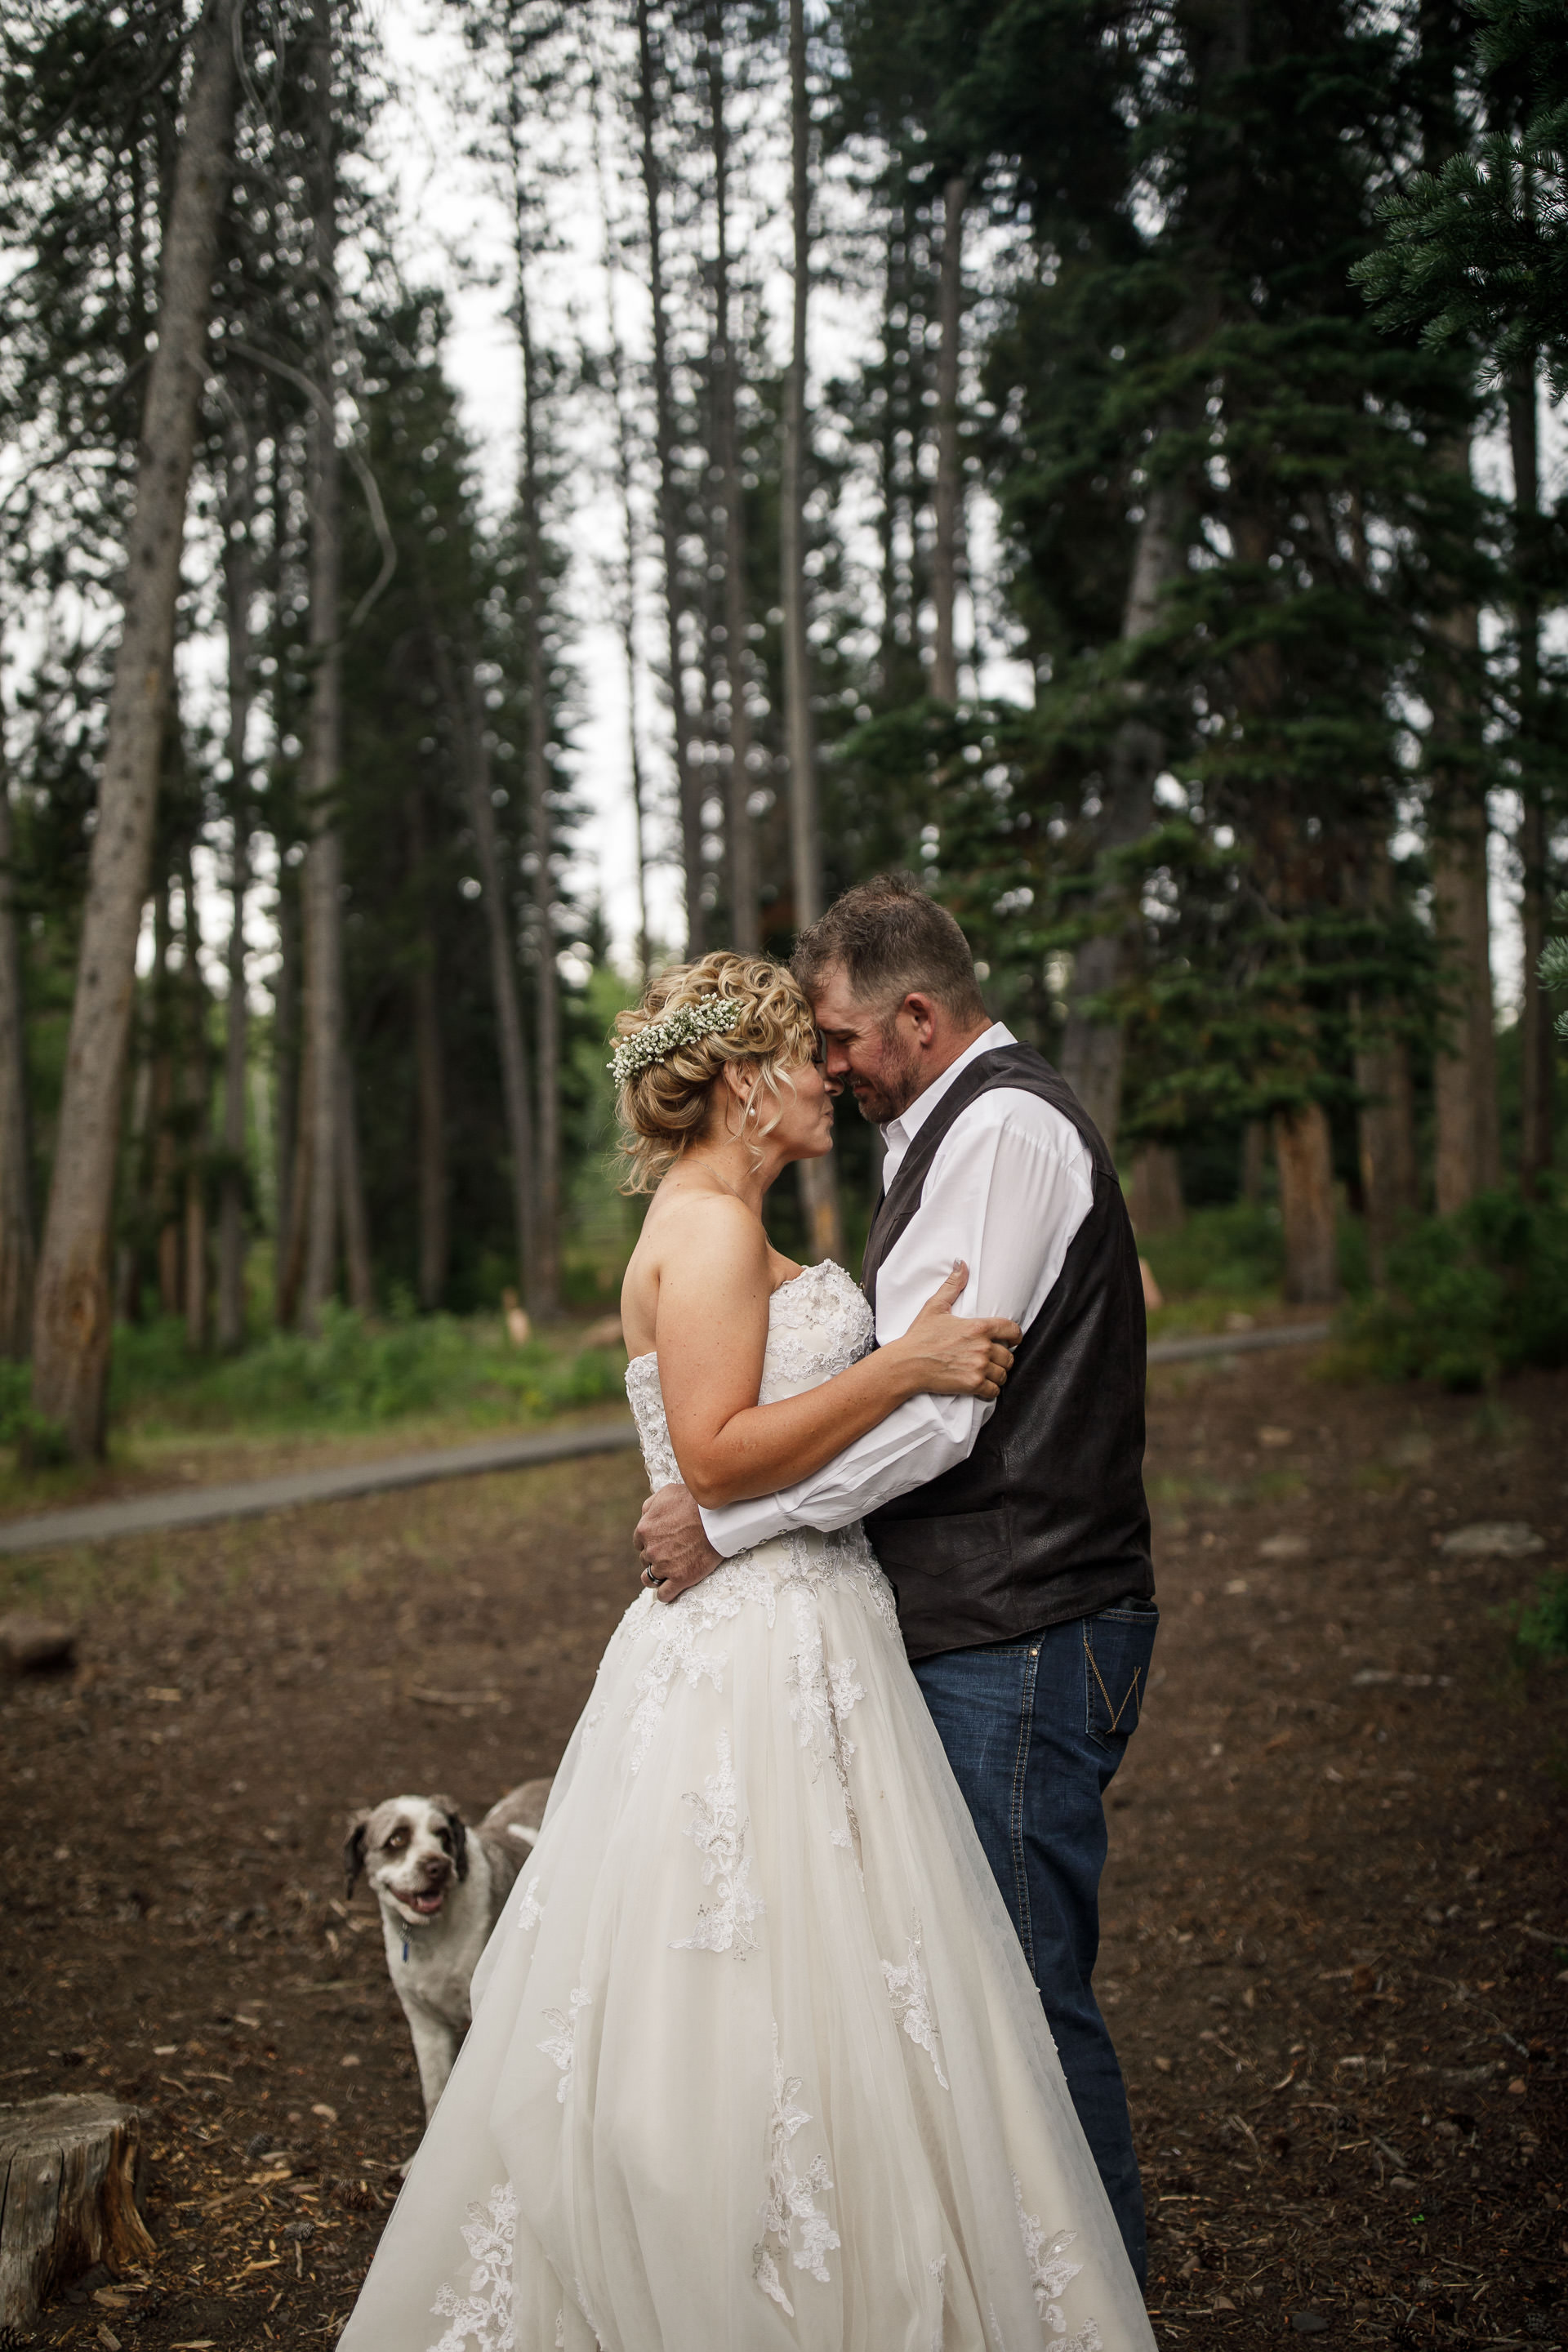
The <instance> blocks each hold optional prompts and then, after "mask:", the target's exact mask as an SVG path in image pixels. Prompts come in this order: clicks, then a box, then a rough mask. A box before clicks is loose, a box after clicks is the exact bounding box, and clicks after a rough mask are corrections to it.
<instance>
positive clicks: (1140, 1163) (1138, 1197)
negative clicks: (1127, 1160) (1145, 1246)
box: [1127, 1143, 1187, 1241]
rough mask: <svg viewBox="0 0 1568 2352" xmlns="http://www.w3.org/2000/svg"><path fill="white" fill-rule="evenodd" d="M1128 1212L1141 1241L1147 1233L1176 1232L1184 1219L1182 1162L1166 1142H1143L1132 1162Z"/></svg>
mask: <svg viewBox="0 0 1568 2352" xmlns="http://www.w3.org/2000/svg"><path fill="white" fill-rule="evenodd" d="M1127 1213H1128V1215H1129V1216H1130V1217H1131V1220H1132V1229H1133V1231H1134V1233H1136V1234H1137V1235H1138V1237H1139V1239H1140V1240H1141V1241H1142V1239H1143V1238H1144V1237H1145V1236H1146V1235H1147V1234H1177V1233H1180V1232H1181V1230H1182V1227H1183V1226H1184V1224H1185V1223H1186V1221H1187V1210H1186V1202H1184V1200H1183V1198H1182V1163H1181V1160H1180V1158H1179V1157H1178V1155H1177V1153H1176V1151H1175V1150H1173V1147H1172V1146H1171V1145H1170V1144H1168V1143H1146V1144H1144V1145H1143V1147H1142V1150H1140V1152H1139V1153H1138V1156H1137V1158H1136V1159H1135V1160H1133V1162H1132V1174H1131V1181H1130V1182H1129V1184H1128V1187H1127Z"/></svg>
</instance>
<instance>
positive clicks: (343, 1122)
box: [336, 1043, 375, 1315]
mask: <svg viewBox="0 0 1568 2352" xmlns="http://www.w3.org/2000/svg"><path fill="white" fill-rule="evenodd" d="M336 1127H337V1139H338V1208H339V1213H340V1214H341V1216H342V1221H343V1273H344V1275H345V1276H346V1278H347V1283H348V1294H349V1305H350V1306H351V1307H353V1310H354V1313H355V1314H356V1315H374V1313H375V1278H374V1274H373V1272H372V1269H371V1256H370V1221H369V1219H368V1217H367V1216H366V1214H365V1206H364V1173H363V1163H362V1160H361V1156H360V1148H359V1116H358V1112H357V1109H356V1107H355V1103H354V1079H353V1064H352V1062H351V1061H350V1059H349V1049H348V1045H347V1044H346V1043H345V1044H343V1045H342V1046H340V1048H339V1051H338V1113H337V1119H336Z"/></svg>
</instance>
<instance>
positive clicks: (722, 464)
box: [706, 0, 763, 955]
mask: <svg viewBox="0 0 1568 2352" xmlns="http://www.w3.org/2000/svg"><path fill="white" fill-rule="evenodd" d="M724 17H725V10H724V5H723V0H708V10H707V28H706V29H707V50H708V123H709V131H710V138H711V141H712V146H713V215H714V220H715V223H716V227H717V235H716V247H717V250H716V254H715V258H714V264H713V377H714V382H713V427H714V429H713V462H714V464H715V466H716V467H718V469H719V473H720V476H721V480H722V485H723V493H724V676H725V679H726V682H727V683H728V686H729V688H730V775H729V793H728V807H727V810H726V827H725V830H726V835H727V845H728V849H729V856H730V938H731V945H732V946H733V947H734V948H735V949H736V950H738V951H739V952H740V953H741V954H742V955H755V954H756V953H757V952H758V950H760V948H761V946H762V943H763V932H762V910H761V908H760V906H759V904H758V877H757V840H756V833H755V829H754V827H753V825H752V812H751V806H750V803H751V796H752V765H751V756H752V721H751V714H750V712H749V711H748V710H747V708H746V644H747V638H746V501H745V489H744V486H743V484H742V479H741V450H740V426H739V422H738V419H737V415H736V399H737V384H738V379H739V374H740V371H739V368H738V367H737V365H736V358H735V341H734V321H733V318H732V316H731V296H730V126H729V123H728V121H727V120H726V117H725V110H724V97H725V90H724Z"/></svg>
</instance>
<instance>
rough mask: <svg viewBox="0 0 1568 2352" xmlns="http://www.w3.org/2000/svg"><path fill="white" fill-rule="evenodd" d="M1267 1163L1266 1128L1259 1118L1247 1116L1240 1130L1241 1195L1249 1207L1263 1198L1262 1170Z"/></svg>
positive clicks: (1255, 1205) (1256, 1204)
mask: <svg viewBox="0 0 1568 2352" xmlns="http://www.w3.org/2000/svg"><path fill="white" fill-rule="evenodd" d="M1267 1166H1268V1125H1267V1123H1266V1122H1265V1121H1264V1120H1263V1119H1260V1118H1249V1119H1248V1120H1247V1124H1246V1126H1245V1127H1244V1128H1243V1129H1242V1130H1241V1197H1242V1199H1243V1200H1244V1201H1245V1202H1247V1207H1248V1208H1249V1209H1255V1208H1257V1206H1258V1202H1260V1201H1261V1200H1262V1198H1263V1171H1264V1170H1265V1168H1266V1167H1267Z"/></svg>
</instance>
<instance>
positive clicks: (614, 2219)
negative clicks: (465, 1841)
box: [339, 1264, 1153, 2352]
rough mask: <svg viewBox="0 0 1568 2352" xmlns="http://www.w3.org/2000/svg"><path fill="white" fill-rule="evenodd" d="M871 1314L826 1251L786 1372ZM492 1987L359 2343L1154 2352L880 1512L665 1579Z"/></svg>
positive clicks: (808, 1376)
mask: <svg viewBox="0 0 1568 2352" xmlns="http://www.w3.org/2000/svg"><path fill="white" fill-rule="evenodd" d="M870 1336H871V1318H870V1314H869V1310H868V1307H867V1306H866V1303H865V1300H864V1299H863V1297H861V1295H860V1292H859V1291H858V1289H857V1288H856V1286H855V1285H854V1284H853V1283H852V1282H851V1281H850V1280H849V1278H848V1276H847V1275H845V1274H843V1273H842V1272H841V1271H840V1270H839V1269H838V1268H837V1266H835V1265H831V1264H824V1265H817V1266H813V1267H810V1268H808V1269H807V1271H806V1272H805V1274H803V1275H801V1276H798V1277H797V1278H796V1279H795V1281H793V1282H790V1283H788V1284H786V1285H785V1286H784V1288H783V1289H781V1290H780V1291H778V1292H777V1293H775V1295H774V1297H773V1307H772V1315H771V1319H770V1327H769V1339H768V1346H767V1355H766V1362H765V1369H764V1374H763V1388H762V1398H763V1402H768V1401H770V1400H771V1399H774V1398H778V1397H783V1396H790V1395H795V1394H797V1393H798V1392H799V1391H802V1390H804V1389H806V1388H810V1387H812V1386H814V1385H815V1384H816V1382H818V1381H823V1380H826V1379H828V1378H829V1377H830V1376H831V1375H832V1374H833V1373H835V1372H837V1371H839V1370H842V1369H843V1368H844V1367H845V1366H846V1365H847V1364H848V1363H850V1362H852V1361H853V1360H855V1359H856V1358H857V1357H858V1355H860V1354H861V1353H862V1352H863V1351H864V1349H866V1348H867V1347H868V1345H869V1343H870ZM626 1384H627V1388H628V1391H629V1392H630V1396H631V1402H632V1407H633V1411H634V1412H635V1414H636V1416H637V1426H638V1431H639V1433H640V1436H641V1439H642V1444H643V1451H644V1454H645V1456H646V1459H647V1468H648V1473H649V1475H650V1477H651V1478H652V1480H653V1481H654V1483H655V1484H656V1485H662V1484H664V1483H666V1482H668V1481H669V1480H671V1479H673V1478H674V1477H676V1476H677V1475H679V1474H678V1472H677V1470H676V1466H675V1461H674V1456H673V1454H672V1451H671V1448H670V1444H669V1435H668V1428H667V1427H666V1424H665V1419H664V1411H663V1405H662V1402H661V1399H660V1395H659V1386H658V1363H657V1360H656V1359H655V1358H654V1357H653V1356H651V1355H649V1356H642V1357H639V1358H637V1360H634V1362H633V1363H632V1364H631V1365H630V1367H629V1368H628V1370H627V1375H626ZM474 1996H475V1998H474V2022H473V2026H472V2029H471V2031H470V2032H469V2034H468V2040H467V2042H466V2043H465V2045H464V2048H463V2051H462V2053H461V2055H460V2057H459V2059H458V2065H457V2069H456V2071H455V2072H454V2074H453V2075H452V2079H451V2081H450V2083H449V2084H447V2090H446V2093H445V2095H444V2096H443V2098H442V2100H441V2103H440V2105H439V2106H438V2107H437V2111H436V2114H435V2116H434V2117H433V2118H432V2120H431V2123H430V2126H429V2128H428V2130H427V2131H426V2136H425V2139H424V2142H423V2145H422V2146H421V2147H420V2149H419V2151H418V2154H417V2155H416V2158H415V2159H414V2163H413V2165H412V2167H411V2168H410V2171H409V2175H408V2179H407V2181H406V2183H405V2187H404V2189H403V2194H402V2196H401V2197H400V2199H399V2200H398V2203H397V2205H396V2208H395V2210H394V2212H393V2214H392V2216H391V2219H390V2221H388V2224H387V2228H386V2231H385V2234H384V2238H383V2241H382V2243H381V2247H380V2249H379V2251H378V2252H377V2254H376V2257H375V2261H374V2265H373V2267H372V2269H371V2272H370V2275H369V2277H368V2279H367V2280H366V2283H365V2286H364V2290H363V2294H362V2295H361V2297H360V2301H359V2303H358V2305H356V2307H355V2310H354V2313H353V2317H352V2318H351V2319H350V2321H349V2324H348V2326H347V2329H346V2331H345V2332H344V2334H343V2335H342V2337H341V2338H340V2339H339V2340H340V2345H341V2346H342V2347H343V2352H470V2347H472V2352H557V2347H559V2348H560V2352H594V2347H595V2346H597V2347H603V2352H1040V2347H1048V2352H1152V2347H1153V2336H1152V2332H1151V2330H1150V2326H1149V2323H1148V2320H1147V2318H1146V2317H1145V2315H1144V2310H1143V2304H1142V2297H1141V2295H1140V2294H1139V2292H1138V2289H1137V2286H1136V2284H1135V2282H1134V2280H1133V2276H1132V2273H1131V2267H1130V2265H1129V2263H1128V2262H1127V2259H1126V2256H1125V2254H1124V2252H1123V2251H1122V2247H1121V2239H1120V2237H1119V2235H1118V2233H1117V2230H1116V2225H1115V2222H1114V2221H1113V2219H1112V2216H1111V2212H1110V2205H1109V2204H1108V2202H1107V2200H1106V2197H1105V2192H1104V2190H1103V2189H1102V2188H1101V2186H1100V2179H1099V2176H1098V2174H1097V2173H1096V2171H1095V2168H1094V2165H1093V2162H1092V2159H1091V2158H1090V2157H1089V2150H1088V2147H1087V2145H1086V2143H1085V2141H1084V2137H1083V2135H1082V2132H1081V2131H1080V2129H1079V2124H1078V2120H1077V2117H1076V2116H1075V2115H1074V2113H1073V2108H1072V2105H1071V2102H1070V2100H1069V2098H1068V2093H1067V2089H1066V2085H1065V2084H1064V2082H1063V2078H1062V2073H1061V2068H1060V2065H1059V2063H1058V2059H1057V2055H1056V2052H1055V2049H1054V2048H1053V2046H1052V2043H1051V2040H1050V2036H1049V2033H1048V2032H1047V2028H1046V2025H1045V2021H1044V2019H1043V2017H1042V2014H1041V2011H1040V2004H1039V1997H1038V1995H1037V1992H1036V1990H1035V1987H1034V1985H1033V1983H1032V1982H1031V1980H1030V1978H1029V1974H1028V1971H1027V1969H1026V1966H1025V1962H1024V1958H1023V1954H1022V1952H1021V1950H1020V1948H1019V1946H1018V1942H1017V1938H1016V1935H1015V1933H1014V1931H1013V1927H1012V1925H1011V1923H1010V1921H1009V1920H1008V1917H1007V1915H1006V1912H1005V1909H1004V1907H1003V1904H1002V1899H1001V1896H1000V1895H999V1894H998V1892H997V1890H996V1886H995V1885H994V1881H993V1879H992V1876H991V1873H990V1870H989V1867H988V1866H987V1864H986V1862H985V1858H984V1853H982V1851H981V1847H980V1844H979V1842H978V1840H977V1838H976V1836H975V1833H974V1830H973V1825H972V1823H971V1822H970V1819H969V1815H968V1813H967V1811H966V1810H965V1808H964V1805H963V1799H962V1797H961V1796H960V1794H959V1791H958V1789H957V1786H956V1784H955V1782H954V1780H953V1779H952V1773H951V1771H950V1769H949V1768H948V1764H947V1759H946V1757H945V1756H944V1754H943V1752H942V1745H941V1742H940V1741H939V1739H938V1738H937V1735H936V1732H935V1730H934V1728H933V1727H932V1725H931V1718H930V1717H929V1716H928V1714H927V1712H926V1708H925V1705H924V1702H923V1700H922V1699H921V1694H920V1690H919V1688H918V1686H917V1685H916V1683H915V1680H914V1677H913V1675H911V1674H910V1669H909V1666H908V1664H907V1662H906V1660H905V1656H904V1651H903V1646H902V1643H900V1638H899V1631H898V1622H897V1618H896V1615H895V1612H894V1606H893V1596H892V1593H891V1591H890V1590H889V1586H888V1584H887V1582H886V1580H885V1579H884V1578H883V1576H882V1574H881V1571H880V1570H879V1568H878V1566H877V1563H876V1560H875V1559H874V1557H873V1555H872V1553H871V1550H870V1548H869V1546H868V1543H867V1541H866V1538H865V1537H864V1535H863V1534H862V1533H861V1531H860V1529H859V1528H846V1529H844V1530H843V1531H842V1532H840V1533H838V1534H837V1535H830V1536H821V1535H816V1534H814V1533H811V1532H804V1533H801V1534H797V1535H791V1536H788V1537H782V1538H777V1539H775V1540H773V1541H771V1542H768V1543H764V1544H762V1545H759V1546H758V1547H757V1548H756V1549H754V1550H752V1551H750V1552H747V1553H744V1554H742V1555H741V1556H740V1557H739V1558H737V1559H732V1560H730V1561H728V1562H727V1563H726V1564H725V1565H724V1566H723V1567H722V1568H721V1569H720V1570H717V1571H716V1572H715V1573H714V1574H713V1575H712V1576H711V1577H710V1578H709V1580H707V1582H706V1583H704V1584H702V1585H700V1586H699V1587H698V1588H697V1589H696V1590H695V1591H692V1592H690V1593H689V1594H687V1595H686V1596H685V1597H684V1598H682V1599H681V1600H679V1601H676V1602H674V1603H673V1604H672V1605H669V1606H668V1607H667V1606H665V1605H664V1604H662V1603H660V1602H659V1601H656V1600H655V1599H654V1598H653V1596H652V1595H651V1594H650V1593H643V1594H641V1595H639V1597H638V1598H637V1600H636V1601H633V1603H632V1605H631V1607H630V1608H629V1609H628V1610H627V1612H626V1615H625V1617H624V1618H623V1619H622V1620H621V1622H620V1625H619V1626H618V1628H617V1629H616V1633H614V1635H613V1636H612V1637H611V1640H610V1643H609V1647H608V1648H607V1649H606V1651H605V1656H604V1659H603V1662H602V1663H601V1664H600V1667H599V1672H598V1676H597V1679H596V1680H595V1685H594V1689H593V1694H592V1696H591V1697H590V1699H589V1702H588V1705H587V1707H586V1709H585V1710H584V1715H583V1717H582V1719H581V1721H580V1722H579V1724H578V1725H577V1727H576V1729H575V1731H574V1733H573V1736H572V1739H571V1742H570V1745H569V1746H568V1748H567V1750H566V1754H565V1757H564V1758H563V1762H562V1765H561V1769H560V1771H559V1773H558V1774H557V1776H556V1780H555V1788H554V1792H553V1795H552V1800H551V1805H550V1810H549V1811H548V1813H547V1815H546V1817H545V1821H544V1826H543V1829H542V1832H541V1835H540V1839H539V1843H538V1844H537V1846H536V1847H535V1848H534V1850H533V1853H532V1854H531V1856H530V1859H529V1862H528V1864H527V1865H526V1866H525V1868H524V1870H523V1872H522V1874H521V1876H520V1878H519V1880H518V1882H517V1885H516V1887H515V1888H514V1889H513V1892H512V1895H511V1897H510V1900H509V1902H508V1904H507V1906H506V1909H505V1911H504V1913H503V1914H502V1916H501V1918H500V1922H499V1924H498V1926H497V1927H496V1931H495V1934H494V1936H493V1937H492V1938H491V1940H490V1943H489V1947H488V1948H487V1950H486V1952H485V1954H484V1957H483V1958H482V1960H481V1961H480V1963H479V1971H478V1974H477V1976H476V1978H475V1985H474Z"/></svg>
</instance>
